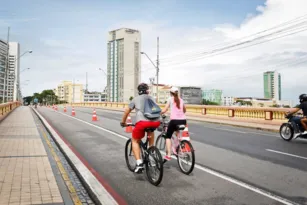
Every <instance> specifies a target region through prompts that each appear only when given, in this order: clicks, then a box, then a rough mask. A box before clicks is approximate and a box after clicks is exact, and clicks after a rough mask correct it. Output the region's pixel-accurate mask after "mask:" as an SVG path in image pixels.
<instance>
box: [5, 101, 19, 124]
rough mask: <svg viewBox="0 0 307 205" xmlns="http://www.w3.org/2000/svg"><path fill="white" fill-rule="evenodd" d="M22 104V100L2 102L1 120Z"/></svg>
mask: <svg viewBox="0 0 307 205" xmlns="http://www.w3.org/2000/svg"><path fill="white" fill-rule="evenodd" d="M20 105H21V103H20V102H8V103H2V104H0V121H1V120H3V119H4V118H5V117H6V116H7V115H8V114H9V113H10V112H12V111H13V110H14V109H15V108H17V107H19V106H20Z"/></svg>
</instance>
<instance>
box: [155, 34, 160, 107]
mask: <svg viewBox="0 0 307 205" xmlns="http://www.w3.org/2000/svg"><path fill="white" fill-rule="evenodd" d="M159 64H160V62H159V36H158V37H157V88H156V89H157V103H159Z"/></svg>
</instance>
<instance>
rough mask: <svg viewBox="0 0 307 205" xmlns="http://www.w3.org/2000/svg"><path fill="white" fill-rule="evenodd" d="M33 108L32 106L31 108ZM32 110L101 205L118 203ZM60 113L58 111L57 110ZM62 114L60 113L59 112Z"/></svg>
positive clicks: (41, 117)
mask: <svg viewBox="0 0 307 205" xmlns="http://www.w3.org/2000/svg"><path fill="white" fill-rule="evenodd" d="M32 109H33V108H32ZM33 110H34V112H36V114H37V115H38V116H39V118H40V119H41V120H42V121H43V124H44V125H45V126H46V128H47V129H48V130H49V131H50V132H51V134H52V136H53V137H54V138H55V139H56V141H57V142H58V143H59V144H60V146H61V148H62V149H63V150H64V152H65V154H66V155H67V156H68V158H69V159H70V160H71V162H72V163H73V164H74V166H75V167H76V169H77V170H78V171H79V174H80V175H81V176H82V178H83V179H84V180H85V182H86V184H87V185H88V186H89V187H90V189H91V190H92V191H93V193H94V195H95V196H96V198H97V199H98V200H99V202H100V203H101V204H103V205H109V204H110V205H113V204H114V205H118V203H117V202H116V200H115V199H114V198H113V197H112V196H111V195H110V193H109V192H108V191H107V190H106V189H105V188H104V187H103V186H102V184H101V183H100V182H99V181H98V180H97V178H96V177H95V176H94V175H93V174H92V172H91V171H90V170H89V169H88V168H87V167H86V166H85V165H84V164H83V163H82V161H81V160H80V159H79V158H78V157H77V156H76V155H75V153H74V152H73V151H72V150H71V149H70V148H69V147H68V146H67V144H66V143H65V142H64V141H63V140H62V138H61V137H60V136H59V135H58V134H57V133H56V131H55V130H54V129H53V128H52V127H51V126H50V125H49V123H48V122H47V121H46V120H45V118H44V117H43V116H41V114H40V113H38V111H36V110H35V109H33ZM57 112H58V111H57ZM58 113H60V112H58ZM60 114H62V113H60ZM66 116H68V115H66Z"/></svg>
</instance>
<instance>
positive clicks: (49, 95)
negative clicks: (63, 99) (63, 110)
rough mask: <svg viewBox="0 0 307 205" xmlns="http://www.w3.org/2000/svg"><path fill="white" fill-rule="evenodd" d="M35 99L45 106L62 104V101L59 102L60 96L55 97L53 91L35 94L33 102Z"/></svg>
mask: <svg viewBox="0 0 307 205" xmlns="http://www.w3.org/2000/svg"><path fill="white" fill-rule="evenodd" d="M34 98H37V99H38V102H39V103H44V104H58V103H60V101H59V100H58V96H56V95H55V93H54V92H53V90H43V91H42V92H41V93H34V94H33V96H32V100H34ZM32 100H31V101H32Z"/></svg>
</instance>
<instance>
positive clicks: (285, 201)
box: [58, 112, 299, 205]
mask: <svg viewBox="0 0 307 205" xmlns="http://www.w3.org/2000/svg"><path fill="white" fill-rule="evenodd" d="M58 113H60V112H58ZM60 114H61V115H64V116H66V117H69V118H72V119H75V120H77V121H80V122H83V123H85V124H87V125H90V126H92V127H95V128H97V129H100V130H103V131H105V132H108V133H110V134H113V135H115V136H118V137H120V138H122V139H126V140H127V139H129V137H125V136H123V135H120V134H118V133H115V132H113V131H111V130H108V129H105V128H102V127H100V126H97V125H94V124H91V123H89V122H86V121H84V120H81V119H78V118H75V117H72V116H69V115H67V114H64V113H60ZM172 158H173V159H176V157H175V156H172ZM195 167H196V168H197V169H199V170H201V171H203V172H206V173H208V174H211V175H213V176H216V177H218V178H221V179H224V180H226V181H228V182H231V183H233V184H236V185H238V186H241V187H243V188H246V189H248V190H250V191H253V192H256V193H258V194H260V195H263V196H266V197H268V198H270V199H273V200H275V201H278V202H280V203H282V204H286V205H299V204H297V203H295V202H292V201H289V200H288V199H285V198H282V197H280V196H277V195H275V194H273V193H270V192H268V191H265V190H263V189H260V188H257V187H255V186H253V185H250V184H247V183H245V182H242V181H239V180H237V179H234V178H231V177H229V176H227V175H224V174H222V173H219V172H217V171H214V170H212V169H209V168H206V167H203V166H201V165H198V164H197V163H195Z"/></svg>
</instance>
